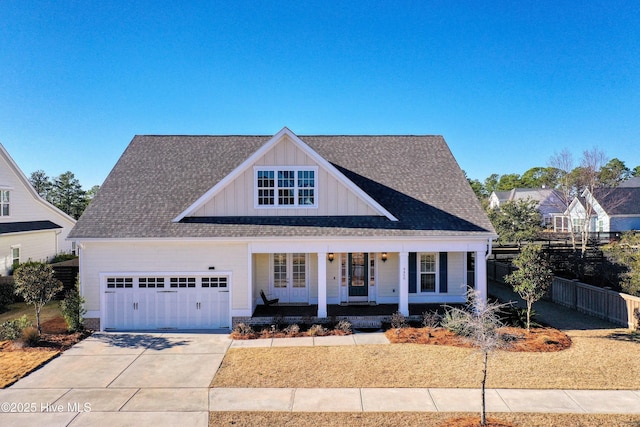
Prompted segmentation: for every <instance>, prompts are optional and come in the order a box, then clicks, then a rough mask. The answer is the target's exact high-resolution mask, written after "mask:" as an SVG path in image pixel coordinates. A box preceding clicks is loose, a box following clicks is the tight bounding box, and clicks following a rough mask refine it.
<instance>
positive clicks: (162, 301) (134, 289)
mask: <svg viewBox="0 0 640 427" xmlns="http://www.w3.org/2000/svg"><path fill="white" fill-rule="evenodd" d="M152 276H153V277H152ZM123 283H125V285H122V284H123ZM107 284H108V285H111V286H108V287H107V289H106V291H105V293H104V298H105V313H104V314H105V319H104V325H105V329H176V328H177V329H213V328H223V327H229V325H230V320H229V279H228V277H226V276H225V277H221V276H211V275H207V276H195V275H193V276H179V277H176V276H174V277H160V276H159V275H158V274H157V273H155V274H154V273H149V275H148V277H133V278H132V277H127V278H107ZM120 285H122V286H120ZM117 286H120V287H117ZM125 286H127V287H126V288H125Z"/></svg>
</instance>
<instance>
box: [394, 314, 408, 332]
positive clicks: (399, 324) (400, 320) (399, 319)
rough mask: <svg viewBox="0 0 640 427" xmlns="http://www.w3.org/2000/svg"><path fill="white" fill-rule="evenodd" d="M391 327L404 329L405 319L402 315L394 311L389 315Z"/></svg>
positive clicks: (405, 325)
mask: <svg viewBox="0 0 640 427" xmlns="http://www.w3.org/2000/svg"><path fill="white" fill-rule="evenodd" d="M391 327H392V328H394V329H400V328H406V327H407V319H406V317H404V314H402V313H400V312H399V311H396V312H395V313H393V314H392V315H391Z"/></svg>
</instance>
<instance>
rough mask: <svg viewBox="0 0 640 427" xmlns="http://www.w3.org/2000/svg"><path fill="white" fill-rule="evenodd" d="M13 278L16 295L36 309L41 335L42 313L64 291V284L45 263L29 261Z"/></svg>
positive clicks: (15, 272)
mask: <svg viewBox="0 0 640 427" xmlns="http://www.w3.org/2000/svg"><path fill="white" fill-rule="evenodd" d="M13 276H14V281H15V287H16V291H15V292H16V294H17V295H19V296H21V297H22V298H24V301H25V302H26V303H27V304H30V305H33V306H34V307H35V310H36V326H37V328H38V332H39V333H41V332H42V327H41V326H40V311H41V310H42V307H44V306H45V305H46V304H47V303H48V302H49V301H51V299H53V297H55V296H56V294H57V293H58V292H60V291H61V290H62V288H63V287H62V282H61V281H59V280H58V279H56V278H55V277H54V275H53V268H52V267H51V265H50V264H45V263H43V262H34V261H28V262H25V263H24V264H20V265H19V266H18V268H16V270H15V271H14V273H13Z"/></svg>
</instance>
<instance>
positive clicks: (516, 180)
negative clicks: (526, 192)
mask: <svg viewBox="0 0 640 427" xmlns="http://www.w3.org/2000/svg"><path fill="white" fill-rule="evenodd" d="M522 187H523V185H522V183H521V182H520V175H518V174H517V173H509V174H506V175H501V176H500V180H499V181H498V186H497V187H496V190H497V191H509V190H513V189H514V188H522Z"/></svg>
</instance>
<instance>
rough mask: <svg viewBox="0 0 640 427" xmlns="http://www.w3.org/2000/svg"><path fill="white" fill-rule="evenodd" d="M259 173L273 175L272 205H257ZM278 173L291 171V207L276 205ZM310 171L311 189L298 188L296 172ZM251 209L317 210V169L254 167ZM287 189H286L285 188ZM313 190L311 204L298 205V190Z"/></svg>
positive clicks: (302, 167) (311, 167)
mask: <svg viewBox="0 0 640 427" xmlns="http://www.w3.org/2000/svg"><path fill="white" fill-rule="evenodd" d="M259 171H272V172H273V173H274V182H275V186H274V188H273V190H274V196H273V197H274V204H273V205H261V204H259V203H258V172H259ZM278 171H293V173H294V177H295V186H294V187H293V190H294V195H293V201H294V204H292V205H279V204H278V189H279V188H278ZM300 171H302V172H306V171H311V172H313V173H314V179H313V183H314V186H313V187H298V185H297V184H298V172H300ZM252 187H253V207H254V208H255V209H317V208H318V167H317V166H254V167H253V184H252ZM287 188H288V187H287ZM305 188H306V189H312V190H313V204H311V205H300V204H298V190H301V189H305Z"/></svg>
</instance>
